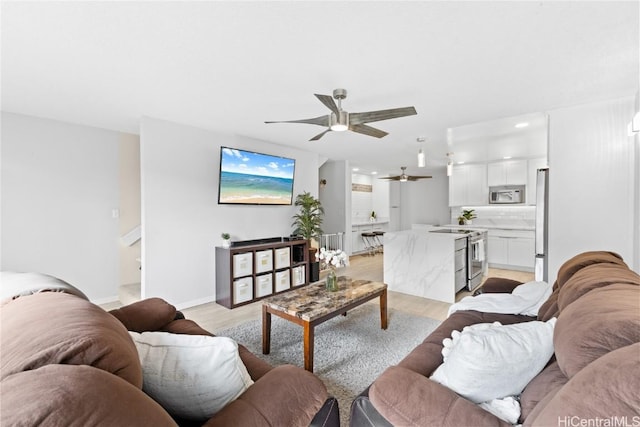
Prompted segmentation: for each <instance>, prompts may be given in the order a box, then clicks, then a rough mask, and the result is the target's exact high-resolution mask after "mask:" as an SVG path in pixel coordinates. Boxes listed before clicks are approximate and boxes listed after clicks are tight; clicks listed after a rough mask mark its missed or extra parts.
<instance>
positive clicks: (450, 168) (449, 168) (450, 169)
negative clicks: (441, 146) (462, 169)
mask: <svg viewBox="0 0 640 427" xmlns="http://www.w3.org/2000/svg"><path fill="white" fill-rule="evenodd" d="M452 155H453V153H447V176H451V175H452V174H453V162H452V161H451V157H450V156H452Z"/></svg>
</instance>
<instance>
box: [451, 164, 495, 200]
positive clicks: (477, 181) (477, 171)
mask: <svg viewBox="0 0 640 427" xmlns="http://www.w3.org/2000/svg"><path fill="white" fill-rule="evenodd" d="M488 200H489V188H488V187H487V166H486V165H484V164H479V165H456V166H454V167H453V173H452V174H451V176H450V177H449V206H463V205H486V204H487V203H488Z"/></svg>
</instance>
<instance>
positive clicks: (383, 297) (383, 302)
mask: <svg viewBox="0 0 640 427" xmlns="http://www.w3.org/2000/svg"><path fill="white" fill-rule="evenodd" d="M380 327H381V328H382V329H387V290H386V289H385V290H383V291H382V294H380Z"/></svg>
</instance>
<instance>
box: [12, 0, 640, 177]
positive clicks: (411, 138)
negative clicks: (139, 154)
mask: <svg viewBox="0 0 640 427" xmlns="http://www.w3.org/2000/svg"><path fill="white" fill-rule="evenodd" d="M1 7H2V9H1V24H2V29H1V36H2V40H1V42H2V51H1V55H2V57H1V59H2V68H1V72H2V92H1V95H2V109H3V110H4V111H9V112H15V113H22V114H28V115H34V116H40V117H48V118H53V119H58V120H63V121H69V122H75V123H81V124H86V125H91V126H97V127H102V128H107V129H114V130H119V131H126V132H132V133H138V126H139V120H140V118H141V117H142V116H151V117H156V118H162V119H167V120H172V121H175V122H179V123H183V124H187V125H192V126H196V127H200V128H204V129H210V130H215V131H220V132H224V133H233V134H240V135H245V136H248V137H252V138H258V139H261V140H265V141H270V142H273V143H277V144H283V145H290V146H294V147H297V148H302V149H307V150H310V151H315V152H318V153H320V154H321V155H322V156H326V157H328V158H332V159H348V160H350V161H351V163H352V164H354V165H359V166H363V167H365V169H366V170H370V169H372V168H373V169H378V170H380V171H381V172H383V173H384V172H392V173H394V174H397V171H398V170H399V167H400V166H402V165H407V166H409V169H408V172H409V173H414V174H415V173H423V172H425V171H424V170H419V169H418V168H417V167H416V166H417V165H416V152H417V149H418V148H419V146H420V144H418V143H417V142H416V138H417V137H420V136H424V137H426V139H427V142H426V143H425V144H424V147H425V149H426V151H427V156H428V159H429V160H428V165H429V166H433V165H439V164H442V159H443V158H444V156H445V153H446V152H448V151H456V150H455V147H453V149H451V147H447V128H459V127H464V126H465V125H469V124H473V123H478V122H484V121H490V120H495V119H500V118H504V117H510V116H518V115H521V114H529V113H535V112H544V111H547V110H549V109H553V108H557V107H562V106H570V105H576V104H581V103H586V102H592V101H597V100H604V99H611V98H616V97H621V96H633V95H635V94H636V91H637V90H638V87H639V66H638V61H639V50H640V47H639V43H640V42H639V31H638V27H639V16H640V15H639V7H638V1H624V2H611V1H602V2H585V1H567V2H559V1H553V2H540V1H530V2H528V1H525V2H507V1H495V2H483V1H474V2H444V1H442V2H434V1H430V2H427V1H414V2H404V1H403V2H399V1H389V2H373V1H350V2H341V1H334V2H306V1H262V2H238V1H217V2H151V1H145V2H108V1H105V2H71V1H69V2H8V1H3V2H2V5H1ZM335 88H346V89H347V90H348V92H349V94H348V98H347V99H346V100H344V101H343V104H342V105H343V107H344V108H345V110H347V111H350V112H359V111H370V110H377V109H386V108H395V107H404V106H410V105H413V106H415V108H416V110H417V111H418V115H417V116H411V117H404V118H399V119H394V120H389V121H382V122H377V123H371V125H373V126H376V127H378V128H380V129H383V130H385V131H387V132H389V135H388V136H387V137H385V138H382V139H376V138H372V137H368V136H364V135H359V134H354V133H351V132H342V133H338V132H331V133H329V134H327V135H326V136H325V137H324V138H323V139H321V140H320V141H316V142H308V139H309V138H311V137H312V136H314V135H316V134H318V133H319V132H321V131H322V129H321V128H320V127H318V126H314V125H305V124H269V125H268V124H264V123H263V122H264V121H265V120H292V119H302V118H310V117H316V116H320V115H323V114H325V113H327V111H328V110H327V109H326V108H325V107H324V106H323V105H322V104H321V103H320V102H319V101H318V100H317V99H316V98H315V97H314V96H313V94H314V93H320V94H327V95H331V93H332V90H333V89H335ZM177 143H179V142H177Z"/></svg>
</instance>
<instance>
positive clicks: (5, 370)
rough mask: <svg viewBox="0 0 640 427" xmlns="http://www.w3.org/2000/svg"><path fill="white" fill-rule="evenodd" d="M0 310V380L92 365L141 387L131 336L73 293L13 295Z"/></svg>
mask: <svg viewBox="0 0 640 427" xmlns="http://www.w3.org/2000/svg"><path fill="white" fill-rule="evenodd" d="M0 312H1V322H2V326H1V328H2V330H1V332H2V335H1V336H2V360H1V361H0V366H1V368H0V376H1V378H3V379H4V378H6V377H8V376H9V375H13V374H15V373H18V372H22V371H26V370H32V369H37V368H39V367H41V366H45V365H49V364H67V365H90V366H94V367H96V368H99V369H102V370H104V371H107V372H111V373H113V374H115V375H118V376H119V377H122V378H124V379H125V380H127V381H128V382H130V383H131V384H133V385H135V386H136V387H138V388H140V387H141V386H142V369H141V368H140V361H139V360H138V352H137V351H136V347H135V345H134V344H133V341H132V340H131V337H129V334H128V333H127V330H126V329H125V328H124V326H123V325H122V324H121V323H120V322H118V320H117V319H115V318H114V317H113V316H111V315H110V314H109V313H107V312H106V311H104V310H103V309H102V308H100V307H98V306H97V305H94V304H92V303H91V302H89V301H86V300H84V299H82V298H79V297H77V296H75V295H70V294H66V293H58V292H43V293H38V294H33V295H30V296H25V297H20V298H17V299H15V300H13V301H11V302H9V303H7V304H5V305H3V306H2V308H1V309H0Z"/></svg>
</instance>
